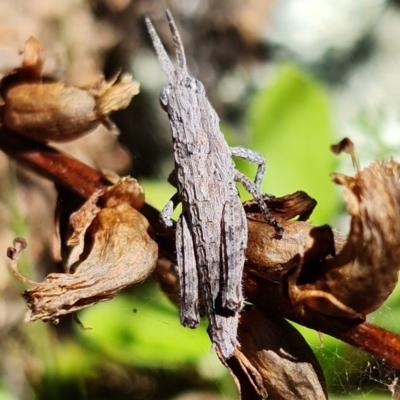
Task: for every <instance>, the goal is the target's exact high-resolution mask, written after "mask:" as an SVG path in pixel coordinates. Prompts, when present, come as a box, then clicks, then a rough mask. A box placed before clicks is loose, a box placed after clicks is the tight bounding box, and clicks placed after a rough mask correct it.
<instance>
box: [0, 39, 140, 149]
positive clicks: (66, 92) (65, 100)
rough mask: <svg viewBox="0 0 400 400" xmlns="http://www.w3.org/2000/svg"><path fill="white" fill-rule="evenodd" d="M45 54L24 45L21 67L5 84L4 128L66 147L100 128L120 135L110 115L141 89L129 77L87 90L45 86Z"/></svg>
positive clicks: (36, 44)
mask: <svg viewBox="0 0 400 400" xmlns="http://www.w3.org/2000/svg"><path fill="white" fill-rule="evenodd" d="M43 62H44V50H43V47H42V46H41V44H40V43H39V42H38V41H37V40H36V39H34V38H30V39H29V40H28V41H27V43H26V48H25V52H24V59H23V62H22V67H21V68H20V69H18V70H16V71H12V72H11V73H10V74H9V75H8V76H7V77H5V78H4V79H3V80H2V87H1V93H2V97H3V100H4V105H3V106H2V110H1V121H2V123H3V125H4V126H5V127H6V128H8V129H10V130H13V131H15V132H17V133H19V134H21V135H23V136H25V137H27V138H29V139H33V140H37V141H40V142H47V141H55V142H66V141H69V140H73V139H76V138H78V137H80V136H83V135H85V134H87V133H89V132H91V131H93V130H94V129H95V128H97V127H98V126H99V125H100V124H101V123H103V124H105V125H106V126H107V127H108V128H109V129H110V130H112V131H114V132H118V131H117V129H116V128H115V126H114V124H113V123H112V122H111V121H110V120H109V119H108V115H109V114H110V113H111V112H113V111H116V110H120V109H123V108H126V107H127V106H128V105H129V103H130V101H131V99H132V97H133V96H134V95H136V94H137V93H139V84H138V83H137V82H134V81H132V77H131V76H130V75H128V74H125V75H123V76H122V77H121V79H120V81H119V82H118V83H115V82H116V80H117V78H118V75H119V74H117V75H116V76H114V77H113V78H112V79H111V80H110V81H105V80H104V78H103V77H100V79H99V80H98V81H97V82H94V83H91V84H88V85H86V86H85V87H76V86H68V85H66V84H65V83H63V82H51V83H43V82H42V81H41V71H42V67H43Z"/></svg>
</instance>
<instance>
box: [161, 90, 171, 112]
mask: <svg viewBox="0 0 400 400" xmlns="http://www.w3.org/2000/svg"><path fill="white" fill-rule="evenodd" d="M169 92H170V88H169V86H165V87H164V88H163V89H162V90H161V93H160V104H161V107H162V109H163V110H164V111H167V106H168V98H169Z"/></svg>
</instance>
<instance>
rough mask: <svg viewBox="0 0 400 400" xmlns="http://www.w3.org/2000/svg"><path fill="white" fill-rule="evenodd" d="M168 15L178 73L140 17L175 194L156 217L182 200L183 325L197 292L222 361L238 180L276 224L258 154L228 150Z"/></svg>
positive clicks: (236, 307) (230, 309) (232, 296)
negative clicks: (160, 75)
mask: <svg viewBox="0 0 400 400" xmlns="http://www.w3.org/2000/svg"><path fill="white" fill-rule="evenodd" d="M166 14H167V19H168V23H169V28H170V31H171V33H172V37H173V40H174V45H175V52H176V58H177V64H178V65H177V69H175V68H174V67H173V65H172V62H171V61H170V59H169V57H168V55H167V52H166V50H165V48H164V47H163V45H162V43H161V40H160V38H159V37H158V35H157V33H156V31H155V29H154V27H153V25H152V23H151V21H150V20H149V19H148V18H146V24H147V29H148V31H149V34H150V36H151V39H152V42H153V45H154V48H155V50H156V52H157V56H158V59H159V62H160V64H161V67H162V69H163V70H164V72H165V74H166V75H167V77H168V81H169V84H168V85H167V86H166V87H164V88H163V89H162V91H161V94H160V103H161V106H162V108H163V109H164V110H165V111H166V112H167V114H168V117H169V122H170V126H171V131H172V140H173V149H174V160H175V168H174V170H173V171H172V173H171V175H170V178H169V181H170V183H172V184H173V185H174V186H175V187H176V188H177V192H176V194H175V195H174V196H173V197H172V198H171V200H170V201H169V202H168V203H167V204H166V205H165V207H164V209H163V210H162V212H161V220H162V222H163V223H164V225H165V226H166V227H172V226H173V221H172V219H171V218H172V214H173V211H174V209H175V207H176V206H177V205H178V204H179V203H180V202H181V203H182V214H181V216H180V217H179V220H178V222H177V224H176V239H175V240H176V251H177V264H178V271H179V280H180V296H181V304H180V318H181V323H182V325H184V326H188V327H190V328H196V327H197V326H198V324H199V320H200V317H199V311H198V308H199V290H200V291H201V295H202V298H203V303H204V311H205V314H206V316H207V318H208V320H209V327H208V333H209V335H210V338H211V341H212V343H213V347H217V349H218V350H219V352H220V354H222V356H223V357H224V358H225V359H228V358H229V357H231V356H232V354H233V352H234V349H235V347H236V346H237V345H238V342H237V338H236V336H237V326H238V313H239V311H240V310H241V309H242V307H243V294H242V286H241V279H242V273H243V267H244V262H245V250H246V246H247V221H246V215H245V213H244V210H243V206H242V203H241V201H240V197H239V193H238V190H237V188H236V182H240V183H241V184H242V185H243V186H244V187H245V189H246V190H247V191H248V192H249V193H250V194H251V195H252V196H253V197H254V198H255V199H256V200H257V202H258V204H259V207H260V209H261V211H262V213H263V215H264V217H265V219H266V220H267V221H268V223H270V224H271V225H272V226H274V227H275V231H276V235H277V237H280V236H282V227H281V225H280V224H279V223H278V222H277V221H275V220H274V219H273V218H272V216H271V215H270V212H269V210H268V207H267V206H266V204H265V202H264V200H263V197H264V195H263V194H262V192H261V190H260V185H261V182H262V179H263V177H264V172H265V167H266V164H265V159H264V157H263V156H262V155H261V154H259V153H256V152H254V151H251V150H248V149H244V148H242V147H229V146H228V144H227V142H226V140H225V138H224V136H223V134H222V132H221V130H220V127H219V118H218V115H217V113H216V112H215V110H214V109H213V107H212V106H211V104H210V102H209V101H208V99H207V97H206V92H205V89H204V86H203V84H202V83H201V82H200V81H199V80H198V79H196V78H193V77H191V76H189V73H188V70H187V65H186V57H185V52H184V48H183V45H182V41H181V38H180V35H179V32H178V30H177V28H176V25H175V22H174V20H173V18H172V15H171V13H170V11H169V10H167V12H166ZM232 156H237V157H240V158H243V159H246V160H249V161H251V162H255V163H257V164H258V170H257V174H256V177H255V181H254V182H252V181H251V180H250V179H249V178H247V177H246V176H244V175H243V174H242V173H241V172H239V171H237V170H236V169H235V164H234V162H233V160H232Z"/></svg>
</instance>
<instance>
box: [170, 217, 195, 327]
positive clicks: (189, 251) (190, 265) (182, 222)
mask: <svg viewBox="0 0 400 400" xmlns="http://www.w3.org/2000/svg"><path fill="white" fill-rule="evenodd" d="M175 240H176V251H177V253H176V258H177V261H178V270H179V282H180V292H181V293H180V294H181V304H180V317H181V324H182V325H183V326H188V327H189V328H192V329H194V328H197V326H198V325H199V321H200V316H199V312H198V303H199V289H198V288H199V280H198V274H197V267H196V257H195V253H194V246H193V239H192V235H191V234H190V231H189V227H188V224H187V221H186V218H185V216H184V215H183V214H182V215H181V217H180V218H179V220H178V223H177V226H176V239H175Z"/></svg>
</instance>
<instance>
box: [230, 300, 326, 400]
mask: <svg viewBox="0 0 400 400" xmlns="http://www.w3.org/2000/svg"><path fill="white" fill-rule="evenodd" d="M238 336H239V342H240V349H239V350H238V352H237V353H236V354H235V355H236V356H237V357H240V358H241V359H243V357H245V358H247V360H248V361H249V362H250V363H251V365H252V366H253V367H254V368H255V369H256V371H257V373H258V374H259V375H260V379H261V381H262V384H263V386H264V388H265V389H266V391H267V393H268V399H271V400H291V399H293V400H297V399H304V400H306V399H310V400H314V399H326V398H327V390H326V382H325V378H324V375H323V372H322V369H321V367H320V365H319V364H318V361H317V359H316V358H315V355H314V353H313V352H312V350H311V349H310V347H309V346H308V344H307V342H306V341H305V340H304V338H303V337H302V336H301V334H300V333H299V332H298V331H297V330H296V329H295V328H294V327H293V326H292V325H290V324H289V323H288V322H286V321H285V320H284V319H283V318H277V317H268V316H267V315H265V314H264V313H262V312H261V311H259V310H258V309H257V308H256V307H255V306H253V307H251V308H250V309H249V310H247V311H245V312H243V313H242V314H241V316H240V324H239V331H238ZM239 353H242V354H241V355H240V354H239Z"/></svg>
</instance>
